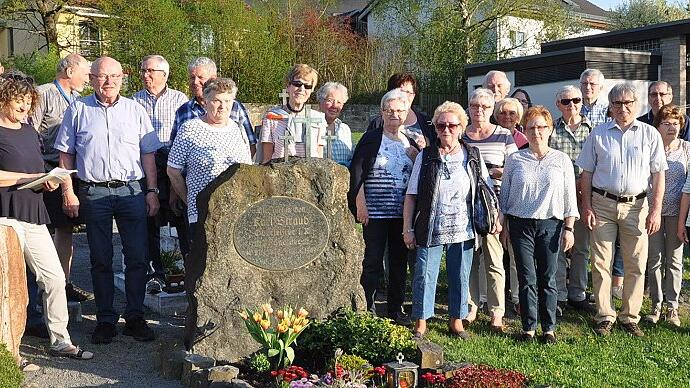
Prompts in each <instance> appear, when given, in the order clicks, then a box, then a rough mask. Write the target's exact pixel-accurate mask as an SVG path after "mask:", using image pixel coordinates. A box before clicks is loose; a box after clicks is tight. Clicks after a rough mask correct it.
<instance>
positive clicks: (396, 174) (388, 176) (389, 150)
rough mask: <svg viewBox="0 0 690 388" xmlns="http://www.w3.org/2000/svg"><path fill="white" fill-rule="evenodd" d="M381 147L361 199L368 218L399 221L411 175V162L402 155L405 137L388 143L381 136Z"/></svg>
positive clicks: (365, 182) (388, 140)
mask: <svg viewBox="0 0 690 388" xmlns="http://www.w3.org/2000/svg"><path fill="white" fill-rule="evenodd" d="M381 136H382V139H381V146H380V147H379V151H378V153H377V154H376V161H375V162H374V165H373V167H372V168H371V171H369V175H368V176H367V177H366V179H365V181H364V197H365V199H366V203H367V210H368V211H369V218H402V213H403V202H404V200H405V192H406V191H407V184H408V182H409V180H410V174H411V173H412V166H413V163H412V160H410V158H409V157H408V156H407V153H406V152H405V151H406V149H407V148H409V147H410V143H409V142H408V141H407V138H406V137H404V136H402V135H401V136H400V140H401V141H395V140H391V139H390V138H388V136H386V135H385V134H383V135H381Z"/></svg>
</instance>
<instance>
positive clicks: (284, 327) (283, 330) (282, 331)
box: [278, 323, 288, 334]
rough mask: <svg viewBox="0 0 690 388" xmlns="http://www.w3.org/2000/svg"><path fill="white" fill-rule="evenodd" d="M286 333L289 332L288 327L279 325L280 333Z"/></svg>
mask: <svg viewBox="0 0 690 388" xmlns="http://www.w3.org/2000/svg"><path fill="white" fill-rule="evenodd" d="M286 331H288V327H287V326H285V325H283V324H282V323H280V324H279V325H278V333H281V334H282V333H285V332H286Z"/></svg>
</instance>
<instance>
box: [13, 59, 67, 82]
mask: <svg viewBox="0 0 690 388" xmlns="http://www.w3.org/2000/svg"><path fill="white" fill-rule="evenodd" d="M58 62H60V55H58V53H57V52H56V51H55V50H51V51H49V52H47V53H43V52H38V51H36V52H33V53H31V54H25V55H18V56H16V57H14V58H12V60H11V61H10V62H9V63H8V64H6V65H5V69H8V70H9V69H17V70H19V71H22V72H24V73H26V74H27V75H30V76H31V77H33V79H34V80H35V81H36V84H37V85H41V84H45V83H48V82H51V81H52V80H53V79H54V78H55V71H56V70H57V64H58Z"/></svg>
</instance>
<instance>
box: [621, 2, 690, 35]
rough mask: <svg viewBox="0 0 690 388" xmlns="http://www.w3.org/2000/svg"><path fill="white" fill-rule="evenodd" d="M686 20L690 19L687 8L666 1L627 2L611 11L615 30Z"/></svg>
mask: <svg viewBox="0 0 690 388" xmlns="http://www.w3.org/2000/svg"><path fill="white" fill-rule="evenodd" d="M686 18H690V11H688V9H687V8H685V6H683V5H681V4H680V3H674V2H667V1H666V0H625V1H623V2H622V3H620V4H618V5H617V6H616V7H615V8H614V9H612V10H611V20H612V22H613V29H615V30H622V29H626V28H635V27H643V26H648V25H650V24H657V23H665V22H672V21H674V20H680V19H686Z"/></svg>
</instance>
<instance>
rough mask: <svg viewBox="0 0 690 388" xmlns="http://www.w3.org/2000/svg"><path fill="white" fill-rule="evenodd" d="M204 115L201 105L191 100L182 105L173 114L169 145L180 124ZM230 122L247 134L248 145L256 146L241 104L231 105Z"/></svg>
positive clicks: (193, 99) (247, 116)
mask: <svg viewBox="0 0 690 388" xmlns="http://www.w3.org/2000/svg"><path fill="white" fill-rule="evenodd" d="M205 114H206V109H204V107H203V106H201V104H199V102H198V101H197V100H196V98H192V99H191V100H189V101H188V102H187V103H185V104H183V105H182V106H181V107H180V109H178V110H177V112H175V123H174V124H173V127H172V133H171V134H170V144H172V142H173V140H175V136H177V132H178V131H179V130H180V127H181V126H182V124H184V122H185V121H187V120H191V119H197V118H199V117H201V116H203V115H205ZM230 120H232V121H234V122H235V124H237V126H238V127H240V128H244V131H245V132H246V134H247V139H249V144H256V135H255V134H254V127H252V123H251V121H249V114H248V113H247V109H246V108H245V107H244V105H242V103H241V102H239V101H237V100H235V102H234V103H233V104H232V109H231V110H230Z"/></svg>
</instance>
